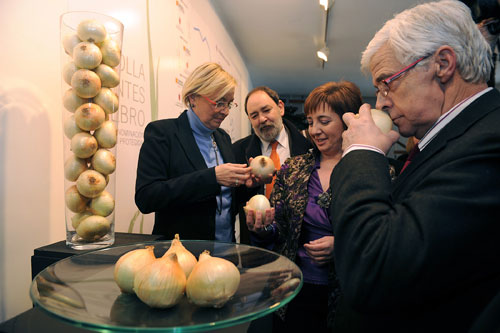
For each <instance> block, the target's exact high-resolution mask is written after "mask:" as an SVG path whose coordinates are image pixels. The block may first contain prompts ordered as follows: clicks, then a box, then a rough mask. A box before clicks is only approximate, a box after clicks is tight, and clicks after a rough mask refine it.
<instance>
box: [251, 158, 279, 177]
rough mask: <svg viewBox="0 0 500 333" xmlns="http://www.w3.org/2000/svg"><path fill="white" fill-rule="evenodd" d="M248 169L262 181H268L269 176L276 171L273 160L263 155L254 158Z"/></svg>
mask: <svg viewBox="0 0 500 333" xmlns="http://www.w3.org/2000/svg"><path fill="white" fill-rule="evenodd" d="M250 167H251V168H252V173H253V174H254V175H255V176H257V177H260V178H262V179H263V180H269V175H270V174H271V175H272V174H274V172H275V171H276V168H275V167H274V162H273V160H272V159H271V158H269V157H267V156H264V155H260V156H257V157H255V158H254V159H253V160H252V162H251V163H250Z"/></svg>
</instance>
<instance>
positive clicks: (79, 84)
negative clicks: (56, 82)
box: [71, 69, 101, 98]
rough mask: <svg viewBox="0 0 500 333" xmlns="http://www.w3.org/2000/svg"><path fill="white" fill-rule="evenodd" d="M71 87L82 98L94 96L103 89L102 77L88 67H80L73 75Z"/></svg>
mask: <svg viewBox="0 0 500 333" xmlns="http://www.w3.org/2000/svg"><path fill="white" fill-rule="evenodd" d="M71 87H72V88H73V89H74V90H75V93H76V94H77V95H78V96H80V97H81V98H92V97H95V95H97V93H99V90H101V79H99V76H97V74H96V73H94V72H92V71H91V70H88V69H79V70H77V71H76V72H75V74H73V76H72V77H71Z"/></svg>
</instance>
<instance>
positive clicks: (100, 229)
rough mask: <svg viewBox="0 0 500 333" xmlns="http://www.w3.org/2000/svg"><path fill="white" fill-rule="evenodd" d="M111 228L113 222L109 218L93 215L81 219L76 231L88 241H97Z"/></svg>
mask: <svg viewBox="0 0 500 333" xmlns="http://www.w3.org/2000/svg"><path fill="white" fill-rule="evenodd" d="M109 230H111V222H110V221H108V219H107V218H105V217H102V216H98V215H92V216H89V217H87V218H84V219H83V220H82V221H80V223H79V224H78V227H77V228H76V233H77V235H78V236H80V237H82V238H83V239H84V240H86V241H89V242H95V241H98V240H99V239H101V238H102V236H104V235H106V234H107V233H108V232H109Z"/></svg>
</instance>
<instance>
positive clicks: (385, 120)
mask: <svg viewBox="0 0 500 333" xmlns="http://www.w3.org/2000/svg"><path fill="white" fill-rule="evenodd" d="M371 112H372V118H373V122H374V123H375V125H377V127H378V128H379V129H380V130H381V131H382V133H384V134H387V133H389V131H390V130H391V129H392V120H391V117H389V115H388V114H387V113H385V112H384V111H380V110H377V109H372V110H371Z"/></svg>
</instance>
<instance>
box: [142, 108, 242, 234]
mask: <svg viewBox="0 0 500 333" xmlns="http://www.w3.org/2000/svg"><path fill="white" fill-rule="evenodd" d="M214 137H215V141H216V142H217V146H218V148H219V150H220V152H221V154H222V158H223V159H224V162H225V163H234V156H233V152H232V149H231V138H230V137H229V135H228V134H227V133H226V132H225V131H224V130H222V129H217V130H216V131H215V132H214ZM220 193H221V186H220V185H219V184H218V183H217V180H216V176H215V167H211V168H208V167H207V165H206V163H205V160H204V159H203V156H202V155H201V152H200V149H199V148H198V145H197V144H196V141H195V138H194V136H193V132H192V130H191V127H190V125H189V120H188V117H187V113H186V111H184V112H183V113H182V114H181V115H180V116H179V117H178V118H173V119H163V120H157V121H153V122H151V123H149V124H148V125H147V126H146V129H145V131H144V143H143V144H142V147H141V150H140V153H139V163H138V166H137V179H136V184H135V203H136V205H137V207H138V208H139V210H140V211H141V212H142V213H144V214H148V213H152V212H154V213H155V223H154V228H153V234H158V235H164V236H165V238H166V239H172V238H174V236H175V234H176V233H179V235H180V237H181V239H207V240H213V239H215V214H216V197H217V196H218V195H220ZM232 194H233V197H234V190H233V191H232ZM232 201H233V203H232V204H233V207H232V208H231V216H232V225H233V228H234V215H235V214H234V211H235V209H234V200H232ZM233 238H234V236H233Z"/></svg>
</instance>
